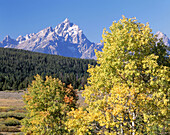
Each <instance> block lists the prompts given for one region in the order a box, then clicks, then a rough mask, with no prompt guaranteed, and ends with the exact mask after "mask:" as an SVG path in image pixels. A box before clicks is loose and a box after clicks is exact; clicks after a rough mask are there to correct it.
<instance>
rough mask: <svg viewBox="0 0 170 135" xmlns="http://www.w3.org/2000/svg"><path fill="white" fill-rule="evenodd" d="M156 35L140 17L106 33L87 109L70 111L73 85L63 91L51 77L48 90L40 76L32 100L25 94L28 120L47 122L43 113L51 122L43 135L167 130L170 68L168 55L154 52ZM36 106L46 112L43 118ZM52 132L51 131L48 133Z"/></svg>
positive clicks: (90, 82)
mask: <svg viewBox="0 0 170 135" xmlns="http://www.w3.org/2000/svg"><path fill="white" fill-rule="evenodd" d="M151 32H152V30H151V29H150V28H149V24H146V25H144V24H142V23H139V22H137V20H136V18H130V19H128V18H125V17H124V16H123V18H122V19H120V20H119V21H118V22H113V24H112V26H111V27H110V32H108V31H106V30H104V32H103V36H102V37H103V41H102V42H103V43H104V48H103V50H102V52H99V51H98V52H96V56H97V63H98V65H96V66H95V67H93V66H89V69H88V72H89V74H90V77H89V78H88V84H87V85H86V86H85V90H84V91H83V96H84V97H85V103H86V104H87V106H86V107H84V108H83V107H78V108H76V109H74V108H72V110H69V111H66V110H67V109H66V108H67V107H70V108H71V107H74V106H72V105H73V104H74V105H76V103H75V101H76V100H75V99H76V98H75V96H74V92H73V89H72V87H71V86H69V87H68V88H63V86H62V84H61V82H60V81H56V80H52V79H50V81H48V79H47V82H45V86H46V85H47V84H48V85H47V86H48V87H44V84H43V85H42V84H41V81H42V80H41V79H40V78H37V79H36V81H37V82H36V83H35V84H34V83H33V85H32V87H31V90H30V93H29V94H30V95H33V96H30V95H28V96H25V100H26V104H27V108H28V110H32V112H30V116H29V120H28V122H30V121H31V117H32V116H35V117H36V119H38V120H39V119H41V118H42V117H39V115H43V116H44V117H45V118H46V120H44V121H41V123H44V125H46V124H47V123H50V122H51V124H52V125H51V126H46V127H45V131H43V132H45V133H47V134H48V133H54V134H55V133H56V131H62V134H75V135H85V134H106V135H114V134H115V135H117V134H131V135H134V134H150V133H152V134H157V133H158V132H159V133H165V132H167V131H168V117H169V115H168V102H169V100H168V96H169V84H170V83H169V81H170V78H169V76H170V75H169V66H165V65H164V64H163V62H160V60H161V59H159V58H160V57H162V58H164V57H165V56H166V55H167V54H166V53H165V52H164V53H161V56H158V55H157V53H156V52H154V51H155V50H156V49H157V43H158V42H159V41H157V39H156V37H155V36H154V35H153V34H152V33H151ZM160 45H163V44H160ZM162 47H164V46H162ZM159 63H160V64H159ZM44 88H45V89H46V90H45V91H47V92H45V93H43V89H44ZM63 89H64V91H65V93H63ZM56 90H57V91H56ZM58 90H59V91H58ZM60 90H61V91H62V92H61V91H60ZM53 92H54V93H53ZM56 92H57V94H56ZM70 94H72V95H70ZM37 95H38V96H37ZM52 95H55V96H52ZM44 96H45V97H48V100H50V102H49V103H48V102H47V101H46V100H47V99H46V98H45V97H44ZM61 97H62V98H61ZM40 99H41V100H40ZM51 99H52V100H51ZM38 101H43V103H44V104H43V105H42V104H41V103H42V102H40V103H39V102H38ZM54 101H60V102H57V103H56V102H54ZM63 101H64V103H63ZM37 102H38V104H37ZM32 106H34V107H32ZM37 106H39V108H41V109H40V110H38V114H37V113H36V111H37V108H36V107H37ZM47 106H48V107H49V108H48V107H47ZM44 108H46V110H44ZM41 110H42V111H43V113H42V114H41V113H39V112H41ZM63 112H64V113H63ZM55 113H57V115H56V114H55ZM49 114H50V115H49ZM58 114H60V115H58ZM37 116H38V117H37ZM51 117H52V118H51ZM49 119H50V120H49ZM38 120H37V121H38ZM49 121H50V122H49ZM57 122H58V123H57ZM60 122H61V123H60ZM33 123H34V122H33ZM56 123H57V124H56ZM38 125H41V124H39V123H38ZM62 125H64V126H62ZM35 126H37V125H35ZM52 127H54V129H53V128H52ZM32 128H33V127H32ZM48 128H50V130H52V131H49V132H47V131H48ZM61 129H62V130H61ZM27 130H29V131H32V130H30V129H27ZM36 133H38V131H36ZM58 133H61V132H58ZM56 134H57V133H56Z"/></svg>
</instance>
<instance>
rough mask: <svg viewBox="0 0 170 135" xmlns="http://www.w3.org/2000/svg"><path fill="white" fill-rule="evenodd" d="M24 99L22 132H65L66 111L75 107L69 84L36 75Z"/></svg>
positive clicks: (46, 133) (45, 133) (73, 95)
mask: <svg viewBox="0 0 170 135" xmlns="http://www.w3.org/2000/svg"><path fill="white" fill-rule="evenodd" d="M24 101H25V103H26V109H27V111H28V114H27V116H26V118H25V119H24V120H23V123H22V125H23V127H22V131H23V132H25V133H28V134H29V133H31V134H42V135H43V134H44V135H48V134H49V135H51V134H53V135H55V134H65V133H66V132H67V130H66V127H65V121H66V116H67V112H69V111H70V110H71V108H75V106H76V101H77V95H76V91H74V90H73V87H72V86H71V85H69V86H68V87H67V88H66V87H65V85H64V84H63V83H62V82H61V81H60V80H59V79H55V78H52V77H46V80H45V81H44V80H43V79H42V78H41V77H40V76H39V75H37V76H36V77H35V81H33V82H32V85H31V86H29V87H28V92H27V93H26V94H25V95H24Z"/></svg>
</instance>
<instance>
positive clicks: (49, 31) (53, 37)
mask: <svg viewBox="0 0 170 135" xmlns="http://www.w3.org/2000/svg"><path fill="white" fill-rule="evenodd" d="M156 34H157V35H158V39H160V38H162V39H163V42H164V43H165V45H167V46H168V47H169V46H170V39H169V38H168V37H167V36H166V35H165V34H163V33H162V32H160V31H158V32H157V33H156ZM0 47H4V48H16V49H23V50H29V51H34V52H41V53H47V54H55V55H61V56H66V57H76V58H84V59H95V58H96V57H95V53H94V50H95V49H97V50H100V51H101V50H102V48H103V44H101V43H93V42H91V41H89V40H88V39H87V37H86V36H85V35H84V33H83V31H82V30H81V29H80V28H79V26H78V25H76V24H73V23H71V22H70V21H69V20H68V19H67V18H66V19H65V20H64V21H63V22H62V23H60V24H58V25H57V26H56V27H55V28H52V27H47V28H45V29H43V30H41V31H39V32H37V33H31V34H27V35H25V36H21V35H20V36H19V37H18V38H16V39H12V38H11V37H10V36H9V35H8V36H6V37H5V38H4V40H3V41H2V42H0Z"/></svg>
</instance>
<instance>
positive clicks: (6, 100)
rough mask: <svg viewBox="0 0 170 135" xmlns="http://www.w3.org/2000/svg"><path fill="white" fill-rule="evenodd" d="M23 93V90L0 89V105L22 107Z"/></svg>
mask: <svg viewBox="0 0 170 135" xmlns="http://www.w3.org/2000/svg"><path fill="white" fill-rule="evenodd" d="M23 94H24V92H8V91H0V107H17V108H22V107H23V106H24V102H23V99H22V95H23Z"/></svg>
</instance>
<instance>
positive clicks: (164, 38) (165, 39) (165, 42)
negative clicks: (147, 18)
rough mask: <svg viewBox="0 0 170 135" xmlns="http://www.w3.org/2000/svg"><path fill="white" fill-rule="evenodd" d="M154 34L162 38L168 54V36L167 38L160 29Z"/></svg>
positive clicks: (169, 48) (169, 46)
mask: <svg viewBox="0 0 170 135" xmlns="http://www.w3.org/2000/svg"><path fill="white" fill-rule="evenodd" d="M156 35H157V36H158V37H157V38H158V39H162V40H163V42H164V44H165V45H166V46H167V53H168V54H169V55H170V38H168V36H167V35H166V34H164V33H162V32H160V31H158V32H157V33H156Z"/></svg>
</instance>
